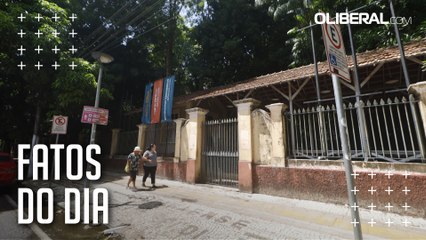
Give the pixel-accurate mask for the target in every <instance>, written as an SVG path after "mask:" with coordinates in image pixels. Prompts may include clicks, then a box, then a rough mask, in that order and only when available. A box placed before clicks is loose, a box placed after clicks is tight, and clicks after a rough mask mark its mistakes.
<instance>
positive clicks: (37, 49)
mask: <svg viewBox="0 0 426 240" xmlns="http://www.w3.org/2000/svg"><path fill="white" fill-rule="evenodd" d="M34 50H35V51H36V52H37V54H40V52H41V51H43V48H40V45H37V48H36V49H34Z"/></svg>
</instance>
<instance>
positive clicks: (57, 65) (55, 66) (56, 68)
mask: <svg viewBox="0 0 426 240" xmlns="http://www.w3.org/2000/svg"><path fill="white" fill-rule="evenodd" d="M60 66H61V65H59V64H58V63H57V62H56V61H55V64H53V65H52V67H54V68H55V70H58V67H60Z"/></svg>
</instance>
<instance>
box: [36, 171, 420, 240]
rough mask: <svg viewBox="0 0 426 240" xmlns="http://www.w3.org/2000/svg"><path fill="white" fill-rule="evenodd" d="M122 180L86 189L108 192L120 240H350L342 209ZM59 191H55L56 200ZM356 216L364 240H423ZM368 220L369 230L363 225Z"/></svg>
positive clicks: (378, 217)
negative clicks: (131, 184) (132, 184)
mask: <svg viewBox="0 0 426 240" xmlns="http://www.w3.org/2000/svg"><path fill="white" fill-rule="evenodd" d="M127 180H128V177H127V176H125V175H124V174H123V175H121V174H117V173H111V172H104V174H103V178H102V181H99V182H97V183H94V184H92V186H93V187H105V188H107V189H108V190H109V196H110V212H109V214H110V221H109V222H110V223H109V227H110V228H115V227H119V226H123V225H125V226H126V227H123V228H119V229H117V230H116V233H118V234H120V235H122V236H123V237H124V238H125V239H342V238H343V239H353V232H352V225H351V224H350V221H351V220H350V209H349V208H348V207H345V206H339V205H334V204H325V203H320V202H313V201H304V200H296V199H288V198H282V197H273V196H268V195H262V194H246V193H240V192H238V190H236V189H230V188H223V187H216V186H210V185H190V184H186V183H181V182H176V181H169V180H162V179H160V180H157V181H158V182H157V185H158V186H162V187H161V188H159V189H156V190H153V191H151V190H150V189H148V188H142V187H141V177H140V176H138V178H137V187H138V188H140V189H139V190H138V191H136V192H133V191H131V190H129V189H126V188H125V185H126V183H127ZM148 183H149V179H148ZM35 184H37V183H35ZM74 185H75V184H74ZM68 187H71V186H68ZM79 187H82V186H81V185H80V186H79ZM60 192H63V191H60V190H59V189H58V186H56V189H55V198H56V199H60V197H57V196H56V195H57V194H58V193H60ZM146 208H151V209H146ZM360 214H361V217H362V222H363V225H362V228H363V233H364V239H392V238H393V239H410V238H411V239H426V220H424V219H420V218H411V217H407V218H405V217H404V216H399V215H395V214H389V213H382V212H378V211H373V212H370V211H369V210H361V213H360ZM371 218H374V220H375V221H376V222H377V224H376V225H374V227H371V226H370V225H369V224H368V223H367V222H368V221H370V219H371ZM388 219H391V220H392V221H393V222H394V224H392V225H391V227H388V226H387V225H386V224H385V222H386V221H387V220H388ZM405 219H407V220H408V221H410V222H411V224H410V225H409V226H408V227H405V226H404V225H403V224H402V222H403V221H404V220H405Z"/></svg>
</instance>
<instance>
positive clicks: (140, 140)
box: [136, 124, 147, 150]
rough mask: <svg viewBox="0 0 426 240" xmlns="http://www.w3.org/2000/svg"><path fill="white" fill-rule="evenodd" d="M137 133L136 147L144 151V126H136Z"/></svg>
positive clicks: (145, 126)
mask: <svg viewBox="0 0 426 240" xmlns="http://www.w3.org/2000/svg"><path fill="white" fill-rule="evenodd" d="M136 126H138V129H139V133H138V146H139V147H140V148H141V149H142V150H143V149H145V147H146V146H145V134H146V128H147V125H146V124H138V125H136Z"/></svg>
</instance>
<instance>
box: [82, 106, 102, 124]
mask: <svg viewBox="0 0 426 240" xmlns="http://www.w3.org/2000/svg"><path fill="white" fill-rule="evenodd" d="M81 122H82V123H90V124H93V123H94V124H99V125H108V109H104V108H95V107H91V106H84V108H83V114H82V115H81Z"/></svg>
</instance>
